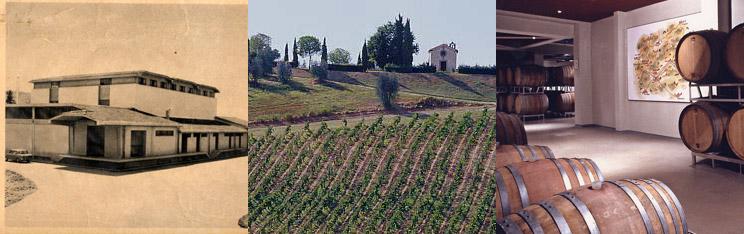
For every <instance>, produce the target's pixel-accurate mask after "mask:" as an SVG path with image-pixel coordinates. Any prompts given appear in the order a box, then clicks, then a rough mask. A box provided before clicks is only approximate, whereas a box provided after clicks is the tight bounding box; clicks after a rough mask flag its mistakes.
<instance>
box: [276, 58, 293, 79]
mask: <svg viewBox="0 0 744 234" xmlns="http://www.w3.org/2000/svg"><path fill="white" fill-rule="evenodd" d="M276 68H277V77H278V78H279V81H281V82H282V83H284V84H289V82H290V81H292V65H290V64H289V63H288V62H286V61H280V62H278V63H277V65H276Z"/></svg>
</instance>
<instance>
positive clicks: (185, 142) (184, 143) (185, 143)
mask: <svg viewBox="0 0 744 234" xmlns="http://www.w3.org/2000/svg"><path fill="white" fill-rule="evenodd" d="M190 135H191V134H190V133H183V134H181V153H182V154H183V153H187V152H188V150H189V136H190Z"/></svg>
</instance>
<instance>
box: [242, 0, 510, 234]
mask: <svg viewBox="0 0 744 234" xmlns="http://www.w3.org/2000/svg"><path fill="white" fill-rule="evenodd" d="M494 8H495V3H494V1H493V0H477V1H468V3H467V4H460V3H458V2H453V1H444V0H435V1H394V0H381V1H343V0H332V1H290V2H287V1H252V2H251V3H250V8H249V13H248V31H249V34H250V45H249V48H250V53H249V59H250V60H249V68H248V70H249V75H250V83H249V86H250V88H249V119H248V131H249V134H250V136H251V138H250V140H249V144H250V149H249V151H248V157H249V168H248V193H249V197H248V199H249V201H248V213H247V214H245V216H243V217H242V218H241V220H240V225H241V226H242V227H244V228H246V229H248V230H247V231H249V232H251V233H267V232H278V233H342V232H360V233H393V232H421V233H444V232H446V233H452V232H465V233H473V232H477V231H479V230H494V227H493V225H495V222H493V221H495V218H496V217H497V216H495V215H488V214H492V213H493V211H494V209H489V207H492V205H491V203H490V202H488V201H489V200H491V199H492V198H493V195H494V193H493V190H492V189H493V187H492V186H490V185H489V183H491V182H492V181H491V180H487V179H482V178H484V177H483V176H484V175H485V174H486V173H487V171H488V170H489V169H488V168H490V167H493V166H492V163H496V161H495V160H491V159H493V158H494V156H495V154H496V151H495V146H496V142H495V140H496V139H495V134H496V133H495V131H496V127H495V126H496V125H495V124H496V121H494V119H495V118H494V117H495V114H494V110H495V102H496V83H495V82H496V75H495V71H496V69H495V67H494V64H495V63H496V54H495V50H496V47H495V44H494V41H495V36H496V32H495V29H496V27H495V22H494V11H495V10H494ZM278 13H279V14H278Z"/></svg>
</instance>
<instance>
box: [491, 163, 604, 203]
mask: <svg viewBox="0 0 744 234" xmlns="http://www.w3.org/2000/svg"><path fill="white" fill-rule="evenodd" d="M597 181H604V176H603V175H602V172H601V171H600V170H599V168H598V167H597V164H595V163H594V161H592V160H590V159H576V158H558V159H541V160H537V161H533V162H519V163H514V164H510V165H507V166H506V167H501V168H498V169H497V170H496V174H495V182H496V191H497V192H495V193H494V194H495V195H494V204H493V206H491V207H493V209H494V212H493V213H494V214H495V215H496V217H504V216H506V215H509V214H511V213H514V212H517V211H519V210H521V209H523V208H525V207H528V206H529V205H531V204H534V203H537V202H540V201H542V200H544V199H547V198H550V197H551V196H553V195H554V194H556V193H560V192H563V191H567V190H571V189H574V188H578V187H580V186H584V185H588V184H591V183H593V182H597Z"/></svg>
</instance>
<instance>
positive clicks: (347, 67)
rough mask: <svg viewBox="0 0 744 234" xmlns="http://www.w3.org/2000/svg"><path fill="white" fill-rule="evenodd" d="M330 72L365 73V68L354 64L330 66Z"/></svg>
mask: <svg viewBox="0 0 744 234" xmlns="http://www.w3.org/2000/svg"><path fill="white" fill-rule="evenodd" d="M328 70H330V71H345V72H365V70H364V66H362V65H352V64H328Z"/></svg>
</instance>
